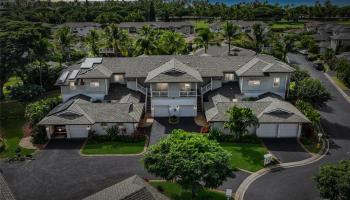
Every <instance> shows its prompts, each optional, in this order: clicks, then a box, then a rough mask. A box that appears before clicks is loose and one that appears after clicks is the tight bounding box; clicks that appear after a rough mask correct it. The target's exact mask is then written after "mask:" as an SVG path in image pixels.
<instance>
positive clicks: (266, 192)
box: [244, 54, 350, 200]
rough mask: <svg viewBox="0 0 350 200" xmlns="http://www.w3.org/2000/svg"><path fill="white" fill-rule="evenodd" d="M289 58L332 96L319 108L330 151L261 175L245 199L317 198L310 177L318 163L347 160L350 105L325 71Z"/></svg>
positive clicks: (301, 59)
mask: <svg viewBox="0 0 350 200" xmlns="http://www.w3.org/2000/svg"><path fill="white" fill-rule="evenodd" d="M288 58H289V60H291V61H292V62H294V63H297V64H300V66H301V67H302V68H304V69H307V70H308V71H309V72H310V74H311V76H312V77H314V78H317V79H319V80H320V81H321V82H322V84H323V85H324V86H325V87H326V88H327V90H328V91H329V92H330V93H331V95H332V100H330V101H328V102H327V103H326V106H325V107H324V108H322V109H321V110H320V113H321V116H322V119H321V121H322V125H323V127H324V129H325V131H326V132H327V133H328V134H330V137H331V139H330V140H331V141H330V143H331V146H330V151H329V153H328V154H327V155H326V156H325V157H324V158H323V159H321V160H320V161H318V162H315V163H313V164H311V165H306V166H302V167H295V168H288V169H283V170H280V171H276V172H273V173H269V174H267V175H264V176H262V177H261V178H259V179H258V180H256V181H255V182H253V184H252V185H251V186H250V187H249V188H248V191H247V192H246V193H245V196H244V199H245V200H255V199H259V200H265V199H266V200H279V199H284V200H295V199H298V200H319V199H321V198H320V196H319V192H318V191H317V190H316V184H315V182H314V181H313V180H312V177H313V175H315V174H316V173H317V171H318V170H319V167H320V165H322V164H325V163H334V162H338V161H339V160H343V159H350V117H349V113H350V106H349V103H348V102H347V101H346V100H345V99H344V98H343V96H341V94H340V93H339V92H338V91H337V90H336V89H335V88H334V86H333V85H332V84H331V83H330V82H329V81H328V80H327V78H326V77H325V76H324V74H323V73H322V72H320V71H317V70H315V69H313V68H312V63H311V62H309V61H307V60H305V57H304V56H302V55H299V54H288Z"/></svg>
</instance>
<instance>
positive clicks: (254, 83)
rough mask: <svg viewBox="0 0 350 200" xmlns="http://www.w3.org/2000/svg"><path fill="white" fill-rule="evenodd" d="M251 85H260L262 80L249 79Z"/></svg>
mask: <svg viewBox="0 0 350 200" xmlns="http://www.w3.org/2000/svg"><path fill="white" fill-rule="evenodd" d="M248 85H249V86H259V85H260V80H249V81H248Z"/></svg>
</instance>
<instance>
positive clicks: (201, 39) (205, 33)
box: [194, 28, 214, 53]
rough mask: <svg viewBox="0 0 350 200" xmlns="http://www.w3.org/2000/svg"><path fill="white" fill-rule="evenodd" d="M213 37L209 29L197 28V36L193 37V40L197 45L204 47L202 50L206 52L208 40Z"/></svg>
mask: <svg viewBox="0 0 350 200" xmlns="http://www.w3.org/2000/svg"><path fill="white" fill-rule="evenodd" d="M212 39H214V34H213V33H212V32H211V31H210V29H209V28H202V29H199V30H198V32H197V37H196V38H195V39H194V42H195V43H196V44H197V45H198V47H204V52H205V53H207V51H208V47H209V41H210V40H212Z"/></svg>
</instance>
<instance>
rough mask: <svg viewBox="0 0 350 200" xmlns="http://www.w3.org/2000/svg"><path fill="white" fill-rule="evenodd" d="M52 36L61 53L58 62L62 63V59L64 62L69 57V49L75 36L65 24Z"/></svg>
mask: <svg viewBox="0 0 350 200" xmlns="http://www.w3.org/2000/svg"><path fill="white" fill-rule="evenodd" d="M54 38H55V44H56V47H57V48H58V51H59V52H60V54H61V58H60V63H62V61H65V62H66V61H67V60H68V59H69V58H70V50H71V47H72V43H73V41H74V39H75V36H74V34H73V33H72V31H71V30H70V28H69V27H67V26H65V27H62V28H61V29H59V30H57V32H56V33H55V35H54Z"/></svg>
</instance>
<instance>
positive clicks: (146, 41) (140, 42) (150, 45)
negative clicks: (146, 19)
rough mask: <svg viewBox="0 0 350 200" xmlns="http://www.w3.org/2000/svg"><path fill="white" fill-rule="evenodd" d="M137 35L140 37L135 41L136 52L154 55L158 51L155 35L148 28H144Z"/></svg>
mask: <svg viewBox="0 0 350 200" xmlns="http://www.w3.org/2000/svg"><path fill="white" fill-rule="evenodd" d="M139 34H140V36H141V37H140V38H139V39H137V40H136V43H135V46H136V50H137V51H138V52H139V53H141V54H145V55H151V54H154V53H156V52H157V50H158V49H157V45H156V36H157V33H156V32H155V31H154V30H153V29H152V28H151V27H150V26H144V27H142V28H141V30H140V32H139Z"/></svg>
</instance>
